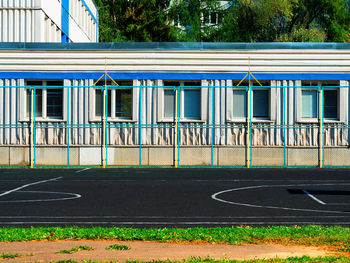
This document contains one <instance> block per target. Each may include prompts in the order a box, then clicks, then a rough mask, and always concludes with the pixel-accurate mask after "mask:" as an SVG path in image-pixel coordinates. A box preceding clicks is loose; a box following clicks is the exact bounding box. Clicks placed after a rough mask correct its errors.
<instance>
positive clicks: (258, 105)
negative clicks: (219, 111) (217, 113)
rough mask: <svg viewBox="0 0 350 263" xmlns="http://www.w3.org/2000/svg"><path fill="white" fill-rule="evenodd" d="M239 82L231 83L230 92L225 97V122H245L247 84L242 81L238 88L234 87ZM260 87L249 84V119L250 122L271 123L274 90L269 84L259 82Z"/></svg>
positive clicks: (272, 118) (253, 83)
mask: <svg viewBox="0 0 350 263" xmlns="http://www.w3.org/2000/svg"><path fill="white" fill-rule="evenodd" d="M239 82H240V81H238V80H234V81H233V82H232V86H233V88H232V89H231V90H232V92H231V93H228V96H227V108H228V111H227V120H228V121H233V122H245V121H247V116H248V114H247V111H248V105H247V103H248V97H247V95H248V86H249V84H248V82H247V81H244V82H242V83H241V84H240V86H238V87H237V86H236V85H237V84H238V83H239ZM260 83H261V85H262V86H263V87H261V86H260V85H259V84H258V83H256V82H251V103H250V107H251V108H250V110H251V112H250V113H251V118H252V121H273V120H274V116H275V110H274V108H275V100H274V99H272V98H273V97H275V90H276V89H275V88H272V87H271V85H270V82H267V81H265V82H260Z"/></svg>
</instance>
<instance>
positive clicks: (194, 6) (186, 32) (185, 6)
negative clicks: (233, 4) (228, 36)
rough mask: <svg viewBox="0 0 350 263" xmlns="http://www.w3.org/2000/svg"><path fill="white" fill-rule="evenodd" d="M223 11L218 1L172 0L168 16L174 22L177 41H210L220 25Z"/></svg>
mask: <svg viewBox="0 0 350 263" xmlns="http://www.w3.org/2000/svg"><path fill="white" fill-rule="evenodd" d="M223 14H224V9H223V8H222V7H220V3H219V1H218V0H202V1H198V0H187V1H183V0H174V1H172V5H171V7H170V9H169V16H170V18H171V19H172V21H174V24H175V25H179V27H177V28H176V39H177V41H183V42H201V41H204V42H206V41H212V39H213V38H215V34H216V33H217V26H218V24H220V23H221V19H222V17H223Z"/></svg>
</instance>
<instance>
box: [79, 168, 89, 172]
mask: <svg viewBox="0 0 350 263" xmlns="http://www.w3.org/2000/svg"><path fill="white" fill-rule="evenodd" d="M90 169H91V168H85V169H82V170H79V171H76V172H75V173H81V172H84V171H87V170H90Z"/></svg>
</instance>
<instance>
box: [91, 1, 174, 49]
mask: <svg viewBox="0 0 350 263" xmlns="http://www.w3.org/2000/svg"><path fill="white" fill-rule="evenodd" d="M97 4H98V6H99V13H100V40H101V41H102V42H126V41H139V42H151V41H175V37H174V30H173V27H172V25H171V23H170V22H169V20H168V14H167V12H165V10H167V8H168V7H169V4H170V0H98V2H97Z"/></svg>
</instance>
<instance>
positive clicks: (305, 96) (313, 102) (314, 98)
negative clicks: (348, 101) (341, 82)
mask: <svg viewBox="0 0 350 263" xmlns="http://www.w3.org/2000/svg"><path fill="white" fill-rule="evenodd" d="M321 87H322V90H323V103H322V104H323V108H322V109H321V108H320V103H319V101H320V92H319V89H320V88H321ZM344 92H345V89H342V88H341V87H339V86H337V83H336V82H333V83H332V82H329V83H328V82H321V81H318V82H317V81H314V82H310V81H308V82H306V81H304V82H302V87H301V88H300V90H299V94H300V95H299V96H300V97H299V98H298V100H299V101H301V109H299V106H298V105H296V107H297V114H298V121H299V122H310V121H311V122H318V121H319V118H320V116H321V114H320V111H323V118H324V120H325V121H342V120H343V118H342V115H343V114H341V112H342V109H343V108H344V103H343V99H342V95H341V94H342V93H344ZM343 97H344V95H343Z"/></svg>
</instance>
